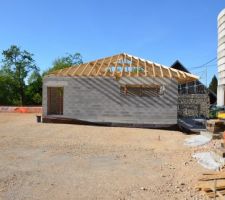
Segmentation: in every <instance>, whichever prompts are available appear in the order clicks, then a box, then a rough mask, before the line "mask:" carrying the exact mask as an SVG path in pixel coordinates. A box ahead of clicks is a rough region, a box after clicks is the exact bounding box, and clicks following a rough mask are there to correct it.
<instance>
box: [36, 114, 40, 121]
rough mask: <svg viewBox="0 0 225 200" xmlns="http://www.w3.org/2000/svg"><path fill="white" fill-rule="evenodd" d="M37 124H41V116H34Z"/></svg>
mask: <svg viewBox="0 0 225 200" xmlns="http://www.w3.org/2000/svg"><path fill="white" fill-rule="evenodd" d="M36 118H37V123H41V115H36Z"/></svg>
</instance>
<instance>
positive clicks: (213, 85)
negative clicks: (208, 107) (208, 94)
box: [209, 75, 218, 94]
mask: <svg viewBox="0 0 225 200" xmlns="http://www.w3.org/2000/svg"><path fill="white" fill-rule="evenodd" d="M217 85H218V80H217V78H216V76H215V75H214V76H213V78H212V80H211V83H210V84H209V89H210V90H211V91H213V92H214V93H215V94H217Z"/></svg>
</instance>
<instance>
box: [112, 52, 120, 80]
mask: <svg viewBox="0 0 225 200" xmlns="http://www.w3.org/2000/svg"><path fill="white" fill-rule="evenodd" d="M119 57H120V55H118V57H117V59H116V63H115V69H114V72H113V76H115V74H116V73H117V67H118V60H119Z"/></svg>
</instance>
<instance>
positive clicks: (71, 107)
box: [43, 53, 198, 127]
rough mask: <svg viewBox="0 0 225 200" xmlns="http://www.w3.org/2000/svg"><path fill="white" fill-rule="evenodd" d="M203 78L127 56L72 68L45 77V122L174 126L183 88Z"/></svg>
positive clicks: (100, 60)
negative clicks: (186, 84)
mask: <svg viewBox="0 0 225 200" xmlns="http://www.w3.org/2000/svg"><path fill="white" fill-rule="evenodd" d="M197 78H198V77H197V76H194V75H192V74H190V73H186V72H183V71H180V70H177V69H173V68H168V67H166V66H163V65H161V64H157V63H154V62H151V61H148V60H144V59H141V58H138V57H135V56H132V55H129V54H126V53H122V54H118V55H114V56H111V57H106V58H102V59H98V60H96V61H92V62H88V63H84V64H81V65H78V66H72V67H69V68H65V69H62V70H58V71H55V72H53V73H51V74H49V75H47V76H45V78H44V82H43V121H44V122H49V121H57V122H64V121H65V122H71V123H72V122H74V123H85V124H99V125H100V124H103V125H115V126H116V125H119V126H123V125H125V126H136V127H138V126H140V127H168V126H172V125H175V124H177V102H178V84H182V83H188V82H192V81H195V80H197Z"/></svg>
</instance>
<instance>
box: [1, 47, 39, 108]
mask: <svg viewBox="0 0 225 200" xmlns="http://www.w3.org/2000/svg"><path fill="white" fill-rule="evenodd" d="M2 55H3V57H4V58H3V60H2V63H3V69H2V70H3V72H4V73H5V74H7V76H10V77H11V78H13V81H14V87H15V90H16V91H17V93H18V94H19V104H20V105H24V103H25V86H26V84H25V80H26V78H27V77H28V75H29V73H30V72H32V71H39V69H38V67H37V66H36V64H35V61H34V59H33V54H31V53H29V52H28V51H26V50H21V49H20V48H19V47H18V46H16V45H12V46H11V47H10V48H9V49H7V50H5V51H3V53H2Z"/></svg>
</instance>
